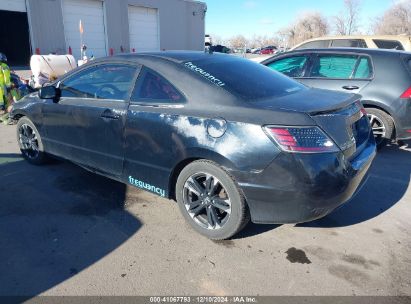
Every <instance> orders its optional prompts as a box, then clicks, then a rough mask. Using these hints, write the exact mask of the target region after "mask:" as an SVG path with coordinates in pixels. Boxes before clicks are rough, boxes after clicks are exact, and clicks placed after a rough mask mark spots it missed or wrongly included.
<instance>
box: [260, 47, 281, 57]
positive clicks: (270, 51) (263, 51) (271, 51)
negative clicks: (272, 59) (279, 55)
mask: <svg viewBox="0 0 411 304" xmlns="http://www.w3.org/2000/svg"><path fill="white" fill-rule="evenodd" d="M276 51H277V47H276V46H267V47H265V48H262V49H261V50H260V54H261V55H270V54H274V53H275V52H276Z"/></svg>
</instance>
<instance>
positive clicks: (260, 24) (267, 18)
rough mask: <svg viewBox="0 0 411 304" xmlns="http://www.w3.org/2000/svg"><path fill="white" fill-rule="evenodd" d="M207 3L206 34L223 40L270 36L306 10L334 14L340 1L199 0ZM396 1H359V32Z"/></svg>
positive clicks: (340, 8) (338, 11)
mask: <svg viewBox="0 0 411 304" xmlns="http://www.w3.org/2000/svg"><path fill="white" fill-rule="evenodd" d="M203 1H205V2H206V4H207V14H206V34H210V35H218V36H220V37H222V38H223V39H227V38H229V37H232V36H234V35H238V34H242V35H244V36H245V37H247V38H251V37H252V36H253V34H256V35H267V36H273V35H274V34H275V33H276V32H277V31H278V30H279V29H280V28H282V27H285V26H287V25H289V24H290V23H291V22H292V21H293V20H295V18H296V17H297V16H298V15H299V14H301V13H303V12H306V11H313V10H314V11H320V12H321V13H322V14H323V15H324V16H327V17H328V16H334V15H338V14H339V13H340V12H341V11H342V10H343V0H203ZM394 1H398V0H362V2H361V10H360V15H361V23H360V25H361V31H363V32H364V33H367V32H368V31H369V29H370V25H371V24H372V22H373V21H374V20H375V17H377V16H380V15H382V14H383V13H384V11H385V10H386V9H387V8H389V7H390V6H391V5H392V4H393V3H394Z"/></svg>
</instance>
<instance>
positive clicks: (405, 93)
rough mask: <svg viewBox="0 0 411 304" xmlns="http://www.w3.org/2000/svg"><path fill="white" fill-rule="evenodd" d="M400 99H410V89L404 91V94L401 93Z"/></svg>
mask: <svg viewBox="0 0 411 304" xmlns="http://www.w3.org/2000/svg"><path fill="white" fill-rule="evenodd" d="M400 98H411V87H409V88H408V89H406V90H405V92H404V93H402V95H401V97H400Z"/></svg>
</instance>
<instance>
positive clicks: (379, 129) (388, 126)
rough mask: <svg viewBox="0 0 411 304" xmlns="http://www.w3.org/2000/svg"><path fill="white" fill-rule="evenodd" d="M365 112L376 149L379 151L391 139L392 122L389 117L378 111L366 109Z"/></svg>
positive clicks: (392, 131)
mask: <svg viewBox="0 0 411 304" xmlns="http://www.w3.org/2000/svg"><path fill="white" fill-rule="evenodd" d="M365 110H366V111H367V116H368V119H369V120H370V125H371V128H372V132H373V134H374V138H375V143H376V144H377V148H378V149H381V148H383V147H384V146H386V145H387V143H388V142H389V141H390V140H391V138H392V135H393V133H394V121H393V120H392V118H391V116H390V115H388V114H387V113H385V112H384V111H381V110H379V109H374V108H366V109H365Z"/></svg>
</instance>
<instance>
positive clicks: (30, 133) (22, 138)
mask: <svg viewBox="0 0 411 304" xmlns="http://www.w3.org/2000/svg"><path fill="white" fill-rule="evenodd" d="M17 142H18V144H19V147H20V151H21V154H22V155H23V157H24V158H25V159H26V160H27V161H28V162H29V163H31V164H34V165H41V164H43V163H45V162H46V161H47V155H46V154H45V153H44V149H43V143H42V141H41V137H40V134H39V132H38V130H37V128H36V127H35V125H34V124H33V123H32V122H31V120H30V119H28V118H27V117H22V118H20V120H19V121H18V122H17Z"/></svg>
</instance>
